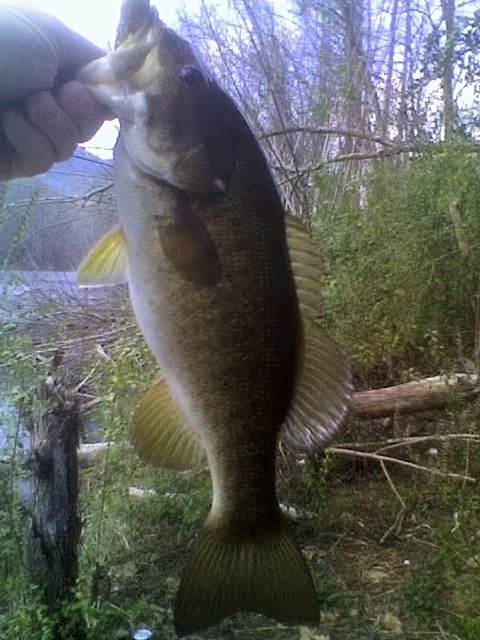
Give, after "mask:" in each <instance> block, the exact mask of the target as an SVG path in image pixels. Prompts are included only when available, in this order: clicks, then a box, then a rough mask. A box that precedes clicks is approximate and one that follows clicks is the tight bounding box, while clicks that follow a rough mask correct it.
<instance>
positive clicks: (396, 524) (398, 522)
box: [380, 460, 407, 544]
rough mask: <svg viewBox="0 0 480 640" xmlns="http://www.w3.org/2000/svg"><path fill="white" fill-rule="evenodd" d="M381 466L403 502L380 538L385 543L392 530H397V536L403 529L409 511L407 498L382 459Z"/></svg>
mask: <svg viewBox="0 0 480 640" xmlns="http://www.w3.org/2000/svg"><path fill="white" fill-rule="evenodd" d="M380 466H381V467H382V471H383V473H384V474H385V477H386V478H387V482H388V484H389V485H390V489H391V490H392V491H393V493H394V494H395V497H396V498H397V500H398V501H399V502H400V504H401V509H400V511H399V512H398V513H397V516H396V518H395V521H394V522H393V524H392V526H391V527H389V528H388V529H387V531H385V533H384V534H383V536H382V537H381V538H380V544H383V543H384V542H385V540H386V539H387V538H388V537H389V535H390V534H391V533H392V531H395V534H396V535H397V536H398V534H399V533H400V530H401V528H402V524H403V519H404V517H405V513H406V512H407V505H406V503H405V500H404V499H403V498H402V496H401V495H400V493H399V492H398V490H397V487H396V486H395V483H394V482H393V480H392V477H391V475H390V474H389V473H388V469H387V467H386V465H385V462H384V461H383V460H380Z"/></svg>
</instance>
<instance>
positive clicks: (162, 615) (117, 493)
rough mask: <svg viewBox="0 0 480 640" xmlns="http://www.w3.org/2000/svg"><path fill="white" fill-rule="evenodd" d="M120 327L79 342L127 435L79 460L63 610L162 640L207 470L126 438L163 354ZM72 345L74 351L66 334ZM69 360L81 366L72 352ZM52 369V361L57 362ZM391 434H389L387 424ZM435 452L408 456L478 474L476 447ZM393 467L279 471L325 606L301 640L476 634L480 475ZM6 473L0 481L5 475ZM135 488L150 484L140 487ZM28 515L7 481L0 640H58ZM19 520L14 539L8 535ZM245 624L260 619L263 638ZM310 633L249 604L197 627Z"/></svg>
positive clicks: (105, 627)
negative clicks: (177, 463)
mask: <svg viewBox="0 0 480 640" xmlns="http://www.w3.org/2000/svg"><path fill="white" fill-rule="evenodd" d="M111 329H112V327H108V330H107V332H106V335H107V336H108V339H106V340H105V341H100V339H99V338H95V341H96V342H100V344H101V347H102V349H101V350H100V351H99V350H98V349H97V348H96V346H95V344H96V342H95V341H94V342H92V344H89V345H88V348H85V349H84V351H83V353H88V354H89V357H92V358H93V360H92V361H90V362H85V361H82V372H81V375H80V376H79V379H80V380H84V379H85V380H87V382H86V383H85V385H84V386H83V387H82V391H83V392H88V394H93V395H98V396H99V397H101V399H102V400H101V402H100V403H99V404H96V405H95V409H94V410H95V412H96V417H97V419H98V422H99V423H100V424H102V425H103V428H104V433H105V437H106V438H107V439H108V440H112V441H113V442H115V445H114V446H112V447H111V449H109V451H108V452H107V453H106V454H103V455H102V456H101V457H99V458H98V459H97V460H96V462H95V463H94V464H93V465H91V466H88V467H86V468H83V469H82V471H81V487H82V489H81V514H82V519H83V536H82V548H81V556H80V576H79V581H78V586H77V592H76V597H75V599H74V601H73V602H72V603H69V604H68V605H67V609H66V611H65V612H64V616H65V617H66V619H69V618H70V619H78V615H81V616H82V617H83V619H84V620H85V627H86V637H87V640H100V639H102V640H103V638H105V637H109V638H112V639H113V640H121V639H122V638H124V639H125V640H126V639H127V638H130V637H131V634H132V630H133V629H135V628H136V627H138V626H141V625H147V626H149V627H151V628H153V629H155V631H156V634H157V637H158V638H161V639H162V640H171V639H173V638H174V637H175V636H174V632H173V624H172V605H173V601H174V598H175V594H176V590H177V587H178V581H179V575H180V572H181V569H182V567H183V565H184V562H185V558H186V555H187V554H188V553H189V549H190V546H191V544H192V542H193V541H194V538H195V535H196V533H197V532H198V530H199V528H200V527H201V524H202V522H203V520H204V518H205V516H206V514H207V512H208V508H209V503H210V480H209V477H208V474H206V473H199V474H194V475H188V474H186V475H176V474H172V473H168V472H163V471H155V470H152V469H150V468H148V467H146V466H145V465H143V464H142V463H141V461H139V459H138V458H137V457H136V456H135V455H134V453H133V451H132V450H131V447H130V445H129V443H128V438H127V424H128V416H129V413H130V411H131V408H132V406H133V405H134V403H135V402H136V400H137V398H138V397H139V395H140V394H141V393H142V391H143V390H144V389H146V388H147V387H148V385H149V384H150V380H151V378H152V376H153V375H154V365H153V362H152V359H151V357H150V356H149V355H148V353H147V352H146V350H145V348H144V346H143V345H142V344H141V343H137V342H135V341H134V340H132V336H131V333H129V332H128V329H127V330H123V328H122V327H120V329H119V333H118V334H115V339H114V340H112V330H111ZM99 333H100V332H97V334H96V335H98V334H99ZM9 335H10V338H9V340H10V342H11V344H10V343H9V342H8V340H7V337H6V336H4V338H3V339H2V344H1V345H0V346H1V353H2V356H4V361H5V360H6V359H7V358H8V352H9V351H10V352H13V353H14V355H15V358H14V360H15V361H16V365H15V366H16V368H17V373H18V374H21V380H22V384H21V388H22V389H28V388H30V387H31V386H32V385H31V382H30V383H27V380H26V378H28V376H29V375H32V372H31V369H32V365H31V364H30V363H31V356H30V353H29V352H28V348H27V347H26V346H22V345H21V344H20V343H19V339H18V337H14V334H13V333H12V332H10V334H9ZM62 340H63V343H62V345H63V346H64V347H66V348H68V347H69V345H70V343H69V341H68V340H69V338H68V336H62ZM73 344H76V343H73ZM48 348H49V349H50V350H52V348H51V347H50V346H49V347H48ZM92 354H93V356H92ZM99 354H100V355H99ZM67 355H68V354H67ZM68 362H69V366H70V370H74V369H75V368H74V366H73V365H70V363H71V362H73V360H72V358H69V359H68ZM47 364H48V363H43V364H42V367H43V368H44V369H45V370H47V368H48V367H47ZM35 366H36V367H37V369H38V364H37V365H35ZM34 368H35V367H34ZM37 374H38V371H37ZM18 390H19V387H18V385H17V391H18ZM20 392H21V389H20ZM23 395H25V394H23ZM23 395H22V397H23ZM89 397H90V396H89ZM476 411H477V407H476V406H475V405H472V406H471V407H470V408H468V409H462V408H461V407H452V409H451V410H450V412H449V411H446V412H438V413H435V414H432V415H431V416H429V420H428V421H425V416H422V417H421V418H420V417H419V416H417V417H411V418H409V424H408V431H409V432H411V431H412V430H413V432H415V429H416V428H418V429H420V430H425V429H426V430H427V431H428V432H433V433H436V432H440V433H444V432H445V433H452V432H463V433H466V432H476V431H478V424H477V422H478V418H477V415H476ZM397 426H398V425H397ZM378 428H379V424H378V423H356V424H353V423H352V424H351V425H350V434H349V435H346V436H345V438H346V439H347V440H348V439H360V440H361V439H362V438H365V439H366V440H372V439H378V438H379V433H378ZM372 434H374V435H375V437H374V438H372ZM383 437H388V434H386V433H383V432H382V433H381V435H380V439H381V438H383ZM438 449H439V451H438V456H437V457H435V458H433V459H431V458H427V457H426V456H425V451H424V450H422V449H415V448H414V447H408V448H406V450H405V451H403V452H402V454H403V455H406V456H407V457H408V459H410V460H412V461H413V462H415V463H418V464H421V465H424V466H428V465H434V466H435V467H436V468H437V469H439V470H452V471H455V472H458V473H466V472H467V471H468V474H469V475H472V476H474V477H476V478H480V456H479V453H480V452H479V450H478V445H477V444H466V443H462V442H458V441H451V442H444V443H441V444H440V445H439V446H438ZM388 470H389V474H390V478H391V484H389V482H388V481H387V478H386V476H385V474H384V473H383V472H382V469H381V468H380V466H379V465H378V463H375V462H374V461H372V460H358V459H354V458H349V457H340V456H336V455H333V454H330V455H327V456H318V457H316V458H314V459H311V460H308V461H307V462H306V463H305V464H304V465H298V464H296V463H294V462H292V461H291V462H290V463H289V464H287V465H283V466H282V471H281V474H280V479H279V483H278V484H279V495H280V499H281V501H282V502H284V503H286V504H288V505H292V506H294V507H295V508H296V509H297V511H298V512H299V513H300V514H301V517H300V518H299V519H298V520H297V521H296V522H295V523H294V527H295V530H296V534H297V537H298V540H299V541H300V543H301V546H302V548H303V550H304V553H305V556H306V558H307V561H308V564H309V566H310V568H311V570H312V573H313V576H314V580H315V583H316V587H317V591H318V594H319V599H320V603H321V620H320V624H319V627H318V629H316V630H314V632H312V634H310V635H308V633H307V631H306V630H303V631H302V634H303V635H302V636H301V637H302V640H308V639H311V640H313V639H314V637H315V636H317V637H328V638H329V640H359V638H369V639H370V638H371V639H372V640H373V638H379V639H383V638H396V637H397V638H412V639H413V638H418V639H422V640H423V639H435V640H458V639H460V640H474V639H475V640H477V638H479V637H480V613H479V612H480V517H479V516H480V496H479V494H478V489H477V486H476V484H470V483H463V482H462V481H458V480H452V479H447V478H443V477H436V476H431V475H428V474H426V473H422V472H419V471H415V470H411V469H406V468H403V467H398V466H395V467H393V466H391V467H389V468H388ZM5 478H7V480H8V477H4V479H3V480H2V478H1V477H0V481H1V482H7V480H6V479H5ZM392 484H393V487H394V488H395V491H396V492H397V493H395V492H394V491H393V490H392ZM132 487H135V488H141V489H147V490H153V492H154V493H151V494H146V495H145V496H144V497H137V496H136V495H133V494H132V491H131V488H132ZM398 496H400V497H401V499H402V500H403V502H404V504H405V509H402V505H401V504H400V501H399V498H398ZM399 514H400V515H401V517H399ZM23 517H24V512H23V511H22V507H21V506H20V504H19V502H18V501H17V499H16V498H13V497H12V485H11V482H10V484H8V486H7V485H6V486H3V485H2V487H0V541H1V542H2V546H1V548H0V567H1V568H2V569H3V570H7V569H8V572H9V574H10V575H9V576H7V577H6V578H5V579H4V580H3V582H1V584H0V636H1V637H2V638H5V640H16V639H17V638H19V637H29V638H31V640H52V637H51V624H50V621H49V619H48V615H47V614H46V612H45V609H44V608H43V607H42V605H41V602H40V601H39V599H38V594H37V593H36V592H35V590H32V588H31V586H30V585H29V584H28V580H27V578H26V576H25V575H24V574H23V573H22V568H21V549H20V548H19V546H20V545H21V541H19V539H18V531H19V530H21V525H22V518H23ZM12 523H15V529H16V531H17V539H14V538H13V537H12V535H11V533H12V531H11V530H10V529H11V526H12ZM392 525H395V526H392ZM387 534H388V535H387ZM9 594H10V595H9ZM12 594H13V595H12ZM75 616H77V618H75ZM249 627H252V628H253V629H254V631H253V632H252V635H251V636H249V635H248V634H249V632H248V631H247V629H248V628H249ZM240 630H241V631H240ZM67 632H68V629H66V633H67ZM285 633H287V636H285ZM288 634H290V635H288ZM299 634H300V632H296V631H294V630H290V631H288V632H285V631H284V630H282V629H281V628H280V627H277V626H275V624H274V623H272V621H268V620H266V619H264V618H262V617H261V616H254V615H249V616H242V615H238V616H235V617H233V618H231V619H230V620H227V621H225V622H223V623H222V624H220V625H218V626H217V627H215V628H214V629H212V630H209V631H208V632H206V633H205V634H202V636H201V638H203V639H205V640H207V639H208V640H227V638H228V639H230V638H236V637H237V636H238V638H242V640H243V639H247V638H249V637H252V638H258V639H259V640H261V639H262V638H267V637H268V638H273V639H275V640H280V638H282V639H283V638H285V637H288V638H291V639H292V640H296V638H297V637H300V635H299ZM66 637H68V636H66Z"/></svg>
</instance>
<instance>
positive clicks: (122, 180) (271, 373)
mask: <svg viewBox="0 0 480 640" xmlns="http://www.w3.org/2000/svg"><path fill="white" fill-rule="evenodd" d="M78 77H79V79H80V80H81V81H82V82H83V83H84V84H85V85H86V86H87V87H88V88H89V90H90V91H91V92H92V94H93V95H94V97H95V98H96V99H97V100H98V101H99V102H101V103H103V104H104V105H106V106H107V107H108V108H110V109H111V110H112V111H113V112H114V113H115V114H116V115H117V116H118V117H119V120H120V133H119V137H118V140H117V142H116V145H115V149H114V170H115V189H116V197H117V208H118V214H119V219H120V224H119V225H118V226H117V227H115V228H114V229H113V230H112V231H111V232H109V233H108V234H107V235H106V236H105V237H103V238H102V239H101V240H100V241H99V243H98V244H97V245H95V247H94V248H93V249H92V250H91V251H90V252H89V253H88V255H87V256H86V258H85V259H84V261H83V262H82V263H81V265H80V267H79V269H78V273H77V281H78V283H79V285H80V286H102V285H112V284H119V283H124V282H127V283H128V287H129V294H130V298H131V302H132V306H133V309H134V312H135V316H136V319H137V322H138V324H139V327H140V329H141V331H142V333H143V336H144V337H145V340H146V342H147V343H148V345H149V347H150V349H151V350H152V352H153V354H154V356H155V358H156V361H157V363H158V365H159V368H160V370H161V378H160V379H158V380H156V382H154V384H153V386H152V387H151V388H150V389H149V390H148V391H147V392H146V393H145V395H144V396H142V397H141V398H140V400H139V402H138V405H137V406H136V408H135V409H134V411H133V415H132V418H131V425H130V436H131V440H132V443H133V445H134V447H135V449H136V451H137V452H138V454H139V455H140V457H141V458H142V459H143V460H144V461H146V462H148V463H150V464H153V465H155V466H157V467H162V468H166V469H171V470H176V471H187V470H190V469H196V468H201V466H202V465H205V464H206V465H208V469H209V471H210V475H211V482H212V503H211V508H210V512H209V514H208V517H207V519H206V522H205V523H204V526H203V528H202V530H201V531H200V533H199V535H198V537H197V539H196V541H195V545H194V550H193V552H192V555H191V556H190V557H189V558H188V559H187V561H186V564H185V567H184V569H183V572H182V575H181V579H180V584H179V588H178V592H177V596H176V600H175V605H174V624H175V629H176V632H177V634H178V635H179V636H185V635H189V634H191V633H194V632H197V631H201V630H204V629H206V628H208V627H210V626H212V625H214V624H217V623H218V622H220V621H221V620H222V619H224V618H226V617H228V616H230V615H232V614H234V613H236V612H239V611H243V612H257V613H262V614H264V615H266V616H268V617H270V618H274V619H276V620H278V621H280V622H283V623H285V624H290V625H300V624H302V625H303V624H309V625H316V624H318V621H319V603H318V598H317V594H316V591H315V587H314V584H313V581H312V577H311V575H310V572H309V570H308V567H307V564H306V562H305V560H304V558H303V556H302V553H301V550H300V548H299V546H298V544H297V542H296V540H295V538H294V536H293V533H292V530H291V527H290V525H289V523H288V521H287V519H286V517H285V516H284V515H283V513H282V511H281V509H280V506H279V502H278V498H277V495H276V487H275V485H276V456H277V449H278V443H279V440H280V439H281V441H282V443H283V445H284V446H285V447H287V448H289V449H291V450H292V451H294V452H295V453H302V454H308V453H312V452H315V451H319V450H322V449H323V448H324V447H325V446H326V443H327V442H328V441H329V440H330V439H331V438H332V437H333V435H334V434H335V432H336V431H337V429H338V428H339V426H340V424H341V423H342V421H343V419H344V417H345V415H346V413H347V411H348V404H349V399H350V396H351V394H352V379H351V372H350V365H349V361H348V358H347V357H346V355H345V353H344V351H343V350H342V348H341V347H340V346H339V345H338V344H337V342H336V341H335V340H334V339H333V338H332V337H331V336H330V335H329V333H328V332H327V331H326V330H325V329H324V328H323V327H322V325H321V322H320V323H319V321H318V300H319V295H320V289H321V278H320V276H319V271H318V257H317V251H316V247H315V245H314V243H313V241H312V239H311V237H310V234H309V232H308V230H307V229H306V228H305V226H304V225H303V224H302V223H301V222H300V221H299V220H298V219H296V218H294V217H293V216H290V215H286V214H285V212H284V208H283V206H282V202H281V199H280V196H279V193H278V190H277V187H276V185H275V182H274V179H273V177H272V174H271V172H270V169H269V166H268V163H267V160H266V158H265V155H264V153H263V151H262V150H261V147H260V145H259V143H258V141H257V139H256V137H255V135H254V134H253V132H252V130H251V128H250V127H249V125H248V124H247V122H246V120H245V118H244V117H243V115H242V114H241V112H240V110H239V109H238V107H237V106H236V104H235V102H234V101H233V99H232V98H231V97H230V96H229V95H227V93H226V92H225V91H223V89H221V88H220V86H219V85H218V83H217V82H216V81H215V80H214V78H213V77H212V76H211V74H210V73H209V71H208V70H207V69H206V68H205V66H204V65H203V63H202V62H201V60H200V58H199V56H198V55H197V54H196V52H195V51H194V49H193V47H192V46H191V45H190V44H189V43H188V42H187V41H185V40H184V39H182V38H181V37H180V36H179V35H178V34H177V33H176V32H174V31H173V30H171V29H169V28H168V27H167V26H166V25H165V24H164V23H163V22H162V21H161V20H160V18H159V16H158V13H157V11H156V10H155V8H153V7H151V6H150V3H149V2H148V0H125V1H124V3H123V5H122V10H121V18H120V23H119V27H118V30H117V40H116V45H115V49H114V50H113V51H111V52H109V53H108V54H107V55H106V56H104V57H102V58H99V59H97V60H94V61H93V62H91V63H90V64H89V65H87V66H86V67H84V68H82V69H81V70H80V72H79V74H78Z"/></svg>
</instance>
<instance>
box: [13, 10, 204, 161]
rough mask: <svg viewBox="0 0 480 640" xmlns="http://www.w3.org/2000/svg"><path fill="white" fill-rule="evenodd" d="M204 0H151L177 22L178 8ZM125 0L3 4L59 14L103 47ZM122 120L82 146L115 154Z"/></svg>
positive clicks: (166, 18)
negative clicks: (114, 150) (114, 149)
mask: <svg viewBox="0 0 480 640" xmlns="http://www.w3.org/2000/svg"><path fill="white" fill-rule="evenodd" d="M199 1H200V0H151V4H152V5H154V6H156V7H157V9H158V13H159V15H160V17H161V18H162V20H164V22H166V23H167V24H169V25H172V26H173V25H174V24H175V13H176V10H177V8H180V7H182V6H183V5H184V4H185V5H186V6H187V7H188V10H192V11H194V10H195V8H196V7H197V6H198V4H199ZM121 3H122V0H0V6H1V5H2V4H4V5H5V4H8V5H10V6H11V5H18V6H29V7H33V8H35V9H39V10H41V11H45V12H46V13H50V14H52V15H54V16H56V17H57V18H58V19H59V20H61V21H62V22H64V23H65V24H66V25H67V26H69V27H70V28H71V29H73V30H74V31H77V32H78V33H80V34H82V35H83V36H85V37H86V38H88V39H89V40H91V41H92V42H94V43H95V44H96V45H98V46H99V47H103V48H112V47H113V42H114V40H115V30H116V28H117V22H118V18H119V15H120V6H121ZM117 131H118V123H117V122H116V121H114V122H106V123H105V124H104V125H103V127H102V128H101V130H100V131H99V132H98V133H97V135H96V136H95V137H94V138H93V139H92V140H91V141H89V142H88V143H86V144H84V145H82V146H84V147H85V148H86V149H87V150H88V151H91V152H92V153H95V154H97V155H100V156H102V157H110V156H111V148H112V146H113V144H114V143H115V139H116V137H117Z"/></svg>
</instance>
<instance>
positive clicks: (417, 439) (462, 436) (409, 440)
mask: <svg viewBox="0 0 480 640" xmlns="http://www.w3.org/2000/svg"><path fill="white" fill-rule="evenodd" d="M454 439H455V440H467V441H473V442H478V443H480V435H479V434H476V433H446V434H443V435H441V434H437V435H430V436H405V437H404V438H389V439H387V440H370V441H367V442H342V443H340V444H338V445H337V446H339V447H340V448H342V449H352V450H356V449H360V448H362V449H365V448H366V447H378V446H380V449H375V452H376V453H378V452H380V451H385V450H387V449H395V448H398V447H409V446H412V445H414V444H419V443H425V442H444V441H447V440H454Z"/></svg>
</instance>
